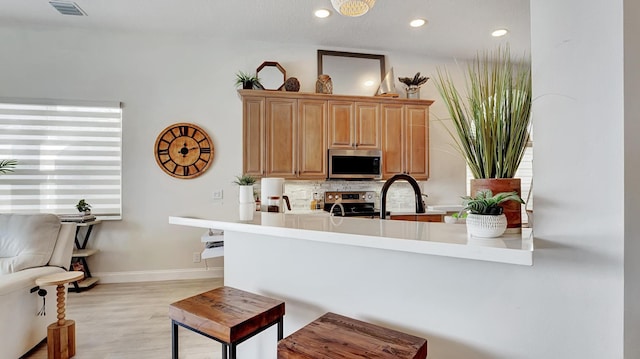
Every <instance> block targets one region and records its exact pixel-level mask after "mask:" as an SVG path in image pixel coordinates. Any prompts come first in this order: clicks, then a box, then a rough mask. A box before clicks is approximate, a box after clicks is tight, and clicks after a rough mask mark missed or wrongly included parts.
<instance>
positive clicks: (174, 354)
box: [171, 320, 178, 359]
mask: <svg viewBox="0 0 640 359" xmlns="http://www.w3.org/2000/svg"><path fill="white" fill-rule="evenodd" d="M171 358H172V359H178V324H176V321H175V320H172V321H171Z"/></svg>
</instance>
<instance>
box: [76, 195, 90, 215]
mask: <svg viewBox="0 0 640 359" xmlns="http://www.w3.org/2000/svg"><path fill="white" fill-rule="evenodd" d="M76 209H78V212H81V213H84V214H85V215H89V214H91V205H90V204H89V203H87V201H85V200H84V199H81V200H80V201H78V204H76Z"/></svg>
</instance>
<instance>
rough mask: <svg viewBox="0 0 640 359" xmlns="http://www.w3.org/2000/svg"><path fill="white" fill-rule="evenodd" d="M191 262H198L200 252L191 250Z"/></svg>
mask: <svg viewBox="0 0 640 359" xmlns="http://www.w3.org/2000/svg"><path fill="white" fill-rule="evenodd" d="M193 263H200V252H193Z"/></svg>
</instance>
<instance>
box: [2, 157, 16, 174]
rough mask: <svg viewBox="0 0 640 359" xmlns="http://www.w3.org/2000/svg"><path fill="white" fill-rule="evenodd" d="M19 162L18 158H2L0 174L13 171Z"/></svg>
mask: <svg viewBox="0 0 640 359" xmlns="http://www.w3.org/2000/svg"><path fill="white" fill-rule="evenodd" d="M17 164H18V161H16V160H0V174H6V173H9V172H13V169H14V168H15V167H16V165H17Z"/></svg>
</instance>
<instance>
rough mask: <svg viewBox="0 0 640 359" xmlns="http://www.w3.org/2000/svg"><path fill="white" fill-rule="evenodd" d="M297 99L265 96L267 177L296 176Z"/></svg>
mask: <svg viewBox="0 0 640 359" xmlns="http://www.w3.org/2000/svg"><path fill="white" fill-rule="evenodd" d="M297 105H298V101H297V100H290V99H281V98H277V99H272V98H267V102H266V108H267V110H266V114H267V116H266V122H265V129H266V136H265V137H266V140H265V143H266V151H265V155H266V156H265V158H266V166H265V175H266V176H267V177H286V178H292V177H295V176H296V171H297V167H296V155H297V149H298V143H297V134H298V131H297V129H298V128H297V118H298V116H297Z"/></svg>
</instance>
